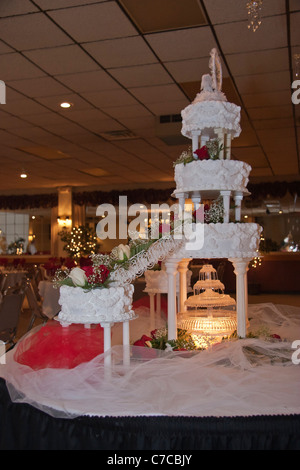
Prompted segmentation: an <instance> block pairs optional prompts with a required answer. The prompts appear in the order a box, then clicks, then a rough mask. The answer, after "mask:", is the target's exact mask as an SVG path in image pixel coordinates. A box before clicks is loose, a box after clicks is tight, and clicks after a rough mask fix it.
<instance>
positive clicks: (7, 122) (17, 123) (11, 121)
mask: <svg viewBox="0 0 300 470" xmlns="http://www.w3.org/2000/svg"><path fill="white" fill-rule="evenodd" d="M0 122H1V125H0V127H1V129H14V128H23V127H30V126H31V123H30V122H27V121H26V120H24V119H21V118H18V117H15V116H11V115H10V114H8V113H6V112H4V111H1V112H0Z"/></svg>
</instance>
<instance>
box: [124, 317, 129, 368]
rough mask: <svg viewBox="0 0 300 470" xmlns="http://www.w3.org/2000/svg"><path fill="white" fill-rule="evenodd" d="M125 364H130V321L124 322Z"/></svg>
mask: <svg viewBox="0 0 300 470" xmlns="http://www.w3.org/2000/svg"><path fill="white" fill-rule="evenodd" d="M123 364H124V365H125V366H128V365H129V364H130V333H129V321H125V322H123Z"/></svg>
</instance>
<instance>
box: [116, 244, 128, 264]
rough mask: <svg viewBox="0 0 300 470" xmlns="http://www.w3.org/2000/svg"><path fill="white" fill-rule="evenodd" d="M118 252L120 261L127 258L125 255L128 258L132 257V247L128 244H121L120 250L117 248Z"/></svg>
mask: <svg viewBox="0 0 300 470" xmlns="http://www.w3.org/2000/svg"><path fill="white" fill-rule="evenodd" d="M117 253H118V258H119V260H120V261H123V260H124V259H125V256H126V257H127V259H129V258H130V247H129V246H128V245H122V244H121V245H119V246H118V250H117Z"/></svg>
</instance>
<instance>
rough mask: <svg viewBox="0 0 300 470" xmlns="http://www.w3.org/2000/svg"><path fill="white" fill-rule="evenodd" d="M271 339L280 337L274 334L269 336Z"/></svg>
mask: <svg viewBox="0 0 300 470" xmlns="http://www.w3.org/2000/svg"><path fill="white" fill-rule="evenodd" d="M271 338H274V339H281V338H280V336H279V335H276V334H274V335H271Z"/></svg>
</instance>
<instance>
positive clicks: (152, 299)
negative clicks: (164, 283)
mask: <svg viewBox="0 0 300 470" xmlns="http://www.w3.org/2000/svg"><path fill="white" fill-rule="evenodd" d="M148 295H149V297H150V328H151V329H153V328H154V327H155V294H154V293H153V292H149V293H148Z"/></svg>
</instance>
